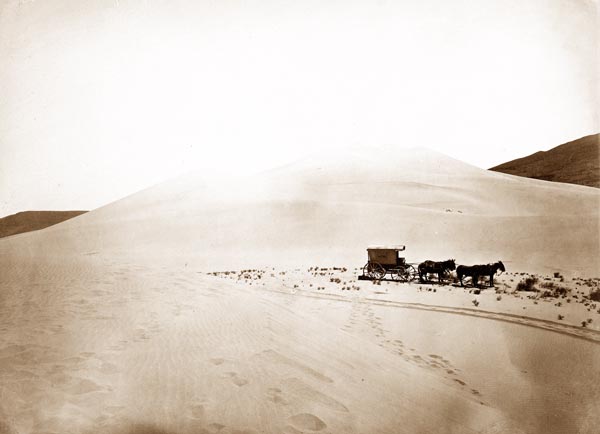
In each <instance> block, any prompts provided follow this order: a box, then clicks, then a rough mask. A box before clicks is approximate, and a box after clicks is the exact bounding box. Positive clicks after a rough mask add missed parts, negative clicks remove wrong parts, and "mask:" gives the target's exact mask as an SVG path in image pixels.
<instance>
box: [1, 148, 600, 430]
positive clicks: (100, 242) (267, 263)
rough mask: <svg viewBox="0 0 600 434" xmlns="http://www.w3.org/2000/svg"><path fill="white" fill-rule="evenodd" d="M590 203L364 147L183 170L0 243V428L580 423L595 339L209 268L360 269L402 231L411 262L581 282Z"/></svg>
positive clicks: (595, 390)
mask: <svg viewBox="0 0 600 434" xmlns="http://www.w3.org/2000/svg"><path fill="white" fill-rule="evenodd" d="M599 204H600V192H599V191H598V190H597V189H593V188H588V187H580V186H573V185H562V184H553V183H548V182H543V181H536V180H530V179H524V178H516V177H512V176H509V175H502V174H497V173H492V172H487V171H483V170H479V169H477V168H474V167H471V166H468V165H466V164H463V163H461V162H458V161H456V160H453V159H450V158H448V157H445V156H442V155H439V154H436V153H432V152H429V151H425V150H413V151H406V152H405V153H395V152H392V151H390V150H385V149H379V150H376V149H371V150H355V151H353V152H350V153H348V154H344V155H333V154H330V155H321V156H315V157H313V158H311V159H307V160H305V161H302V162H299V163H297V164H294V165H291V166H288V167H285V168H281V169H279V170H275V171H272V172H269V173H266V174H262V175H260V176H254V177H247V178H239V179H226V180H206V179H205V177H203V176H202V174H193V175H189V176H186V177H182V178H179V179H176V180H173V181H171V182H168V183H165V184H161V185H158V186H155V187H153V188H150V189H148V190H145V191H143V192H140V193H138V194H135V195H132V196H130V197H128V198H125V199H123V200H121V201H118V202H115V203H113V204H110V205H107V206H105V207H103V208H100V209H98V210H95V211H92V212H90V213H87V214H85V215H82V216H79V217H77V218H75V219H72V220H70V221H67V222H64V223H61V224H59V225H57V226H54V227H51V228H47V229H44V230H42V231H39V232H36V233H29V234H20V235H15V236H12V237H8V238H6V239H3V240H0V266H1V267H2V274H1V275H0V397H1V399H0V433H2V434H4V433H68V432H74V433H75V432H77V433H92V432H109V433H198V432H200V433H231V434H233V433H259V432H264V433H290V434H295V433H302V432H304V433H311V432H323V433H419V432H423V433H424V432H448V433H466V432H474V433H475V432H481V433H503V432H511V433H518V432H527V433H565V432H582V433H593V432H596V431H597V426H598V424H599V423H600V415H599V414H598V412H597V402H598V400H599V399H600V388H599V387H598V384H600V382H599V380H600V370H599V369H598V366H599V362H600V350H599V348H600V347H599V345H598V341H597V340H596V339H587V338H585V336H583V337H582V336H574V335H573V336H572V335H569V334H568V333H567V334H565V333H555V332H553V331H549V330H548V329H542V328H536V327H529V326H524V325H521V324H518V323H516V322H515V323H513V322H510V321H509V322H507V321H496V320H492V319H489V318H488V317H487V316H485V315H482V316H481V317H476V316H472V315H458V314H456V312H452V311H451V310H450V309H447V310H446V311H442V310H439V311H437V312H435V311H433V310H416V309H405V308H403V306H402V305H401V303H391V302H390V303H386V302H385V301H386V295H385V294H384V293H383V292H377V297H378V298H377V300H374V299H372V297H366V296H365V293H364V290H363V292H360V291H354V292H352V293H348V292H346V293H343V297H342V296H339V297H329V298H328V297H323V298H319V297H312V296H311V297H307V296H304V295H305V294H304V295H303V293H302V292H301V291H295V290H294V289H293V288H291V289H290V288H287V287H285V286H280V285H278V284H276V283H268V282H266V283H265V282H263V283H265V284H264V285H261V286H258V285H252V286H251V285H241V284H239V283H235V282H234V281H229V280H224V279H219V278H216V277H212V276H207V275H206V273H207V272H208V271H214V270H230V269H240V268H243V267H248V268H250V267H252V268H254V267H263V268H264V269H265V270H272V267H290V266H292V267H299V266H313V265H319V266H322V265H345V266H348V267H357V266H361V265H363V263H364V262H365V253H366V252H365V250H364V249H365V247H366V245H368V244H373V243H405V244H407V245H408V250H407V252H406V255H407V257H408V258H409V260H414V261H418V260H420V259H425V258H426V257H432V258H439V259H445V258H447V257H455V258H456V259H457V261H458V262H459V263H468V262H470V261H477V262H488V261H492V260H496V259H498V258H501V259H503V260H504V261H505V263H506V265H507V267H508V268H509V270H511V269H512V270H517V269H522V270H542V271H544V270H545V271H547V270H552V271H554V270H556V271H562V272H565V273H566V272H571V273H575V274H582V275H587V276H589V275H590V274H591V273H593V272H595V271H597V270H598V268H599V267H598V265H599V264H598V261H599V258H600V255H599V251H598V250H599V249H600V245H599V244H600V243H599V228H598V210H599ZM309 281H310V275H309V274H307V275H306V283H308V282H309ZM398 288H399V287H398ZM405 301H406V300H405Z"/></svg>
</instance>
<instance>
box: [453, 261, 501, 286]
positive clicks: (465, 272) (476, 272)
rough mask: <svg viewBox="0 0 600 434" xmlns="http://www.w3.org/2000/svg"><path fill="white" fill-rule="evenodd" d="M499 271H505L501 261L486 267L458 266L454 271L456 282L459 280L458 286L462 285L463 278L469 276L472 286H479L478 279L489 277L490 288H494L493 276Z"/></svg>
mask: <svg viewBox="0 0 600 434" xmlns="http://www.w3.org/2000/svg"><path fill="white" fill-rule="evenodd" d="M498 270H500V271H506V268H504V264H503V263H502V261H498V262H496V263H494V264H486V265H472V266H468V265H459V266H458V268H457V269H456V274H457V275H458V280H460V286H464V285H463V277H466V276H471V278H472V279H473V286H479V278H480V277H482V276H490V286H494V274H496V273H497V272H498Z"/></svg>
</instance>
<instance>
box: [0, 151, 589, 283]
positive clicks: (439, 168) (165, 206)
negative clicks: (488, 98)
mask: <svg viewBox="0 0 600 434" xmlns="http://www.w3.org/2000/svg"><path fill="white" fill-rule="evenodd" d="M599 212H600V193H599V192H598V190H597V189H594V188H590V187H583V186H575V185H567V184H557V183H551V182H545V181H538V180H531V179H526V178H520V177H514V176H511V175H505V174H499V173H495V172H490V171H485V170H481V169H478V168H475V167H472V166H469V165H467V164H464V163H462V162H459V161H457V160H454V159H451V158H449V157H446V156H443V155H441V154H437V153H435V152H432V151H427V150H420V149H419V150H414V151H412V153H411V151H404V152H402V153H400V152H398V151H396V153H392V152H391V151H388V150H385V149H383V150H381V149H377V150H366V151H365V150H362V151H360V152H359V151H354V152H353V153H349V154H347V155H325V156H315V157H313V158H312V159H307V160H305V161H301V162H299V163H297V164H295V165H290V166H287V167H284V168H282V169H280V170H276V171H272V172H270V173H267V174H263V175H261V176H254V177H246V178H232V179H218V180H209V181H207V180H206V179H204V178H203V177H202V174H193V175H189V176H187V177H182V178H179V179H176V180H174V181H171V182H168V183H165V184H161V185H159V186H156V187H153V188H150V189H148V190H146V191H143V192H140V193H138V194H135V195H133V196H130V197H128V198H125V199H123V200H121V201H118V202H115V203H113V204H110V205H108V206H106V207H103V208H100V209H98V210H95V211H94V212H92V213H89V214H86V215H84V216H81V217H79V218H78V219H76V220H73V221H71V222H65V223H63V224H61V225H58V226H55V227H53V228H51V229H49V230H46V231H44V233H43V234H39V235H37V234H36V235H29V236H27V235H22V236H19V237H17V238H13V239H11V240H9V241H8V242H4V243H2V244H0V254H2V253H1V252H10V255H15V254H23V253H25V254H26V255H35V254H40V255H47V254H50V255H55V256H62V255H65V254H68V255H75V256H77V255H84V254H101V255H102V254H104V255H110V256H114V255H124V256H130V255H134V256H137V257H138V258H139V259H140V260H143V258H146V257H152V258H153V259H152V260H155V258H157V257H160V258H161V260H165V261H171V262H173V261H174V262H177V263H179V264H181V265H184V264H185V263H188V264H194V265H195V266H197V267H201V268H203V269H208V270H213V269H223V268H226V267H233V268H244V267H253V266H267V265H269V264H270V263H271V262H273V261H276V262H278V263H279V262H281V261H284V262H287V263H288V264H290V265H293V264H297V265H311V262H314V263H329V264H336V263H345V264H362V263H363V262H364V254H365V252H364V248H365V246H366V245H368V244H385V243H390V242H395V243H404V244H406V245H407V246H408V251H407V257H408V258H411V259H412V260H414V261H415V262H417V261H420V260H423V259H428V258H431V259H436V258H437V259H446V258H450V257H452V258H455V259H457V261H458V263H464V264H469V263H481V262H490V261H495V260H497V259H500V258H501V259H502V260H503V261H504V262H505V263H507V264H510V268H511V269H513V270H523V271H536V270H539V271H540V272H551V271H561V272H563V273H574V274H577V275H585V274H588V275H589V274H590V273H593V272H595V271H596V270H598V269H600V262H599V258H600V228H599V225H598V215H599V214H598V213H599ZM274 223H276V224H274ZM282 250H285V255H281V254H280V252H281V251H282ZM46 252H47V253H46ZM7 255H8V253H7Z"/></svg>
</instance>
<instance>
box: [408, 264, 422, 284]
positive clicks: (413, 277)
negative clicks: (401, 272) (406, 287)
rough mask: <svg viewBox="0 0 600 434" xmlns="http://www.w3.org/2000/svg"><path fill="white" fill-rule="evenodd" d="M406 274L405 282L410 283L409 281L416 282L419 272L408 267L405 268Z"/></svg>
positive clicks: (410, 266)
mask: <svg viewBox="0 0 600 434" xmlns="http://www.w3.org/2000/svg"><path fill="white" fill-rule="evenodd" d="M406 273H407V275H408V278H407V280H408V281H409V282H410V281H411V280H417V279H418V278H419V272H418V271H417V269H416V268H415V267H413V266H412V265H409V266H408V267H406Z"/></svg>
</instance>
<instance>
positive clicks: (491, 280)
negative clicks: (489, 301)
mask: <svg viewBox="0 0 600 434" xmlns="http://www.w3.org/2000/svg"><path fill="white" fill-rule="evenodd" d="M493 286H494V275H493V274H490V288H492V287H493Z"/></svg>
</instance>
